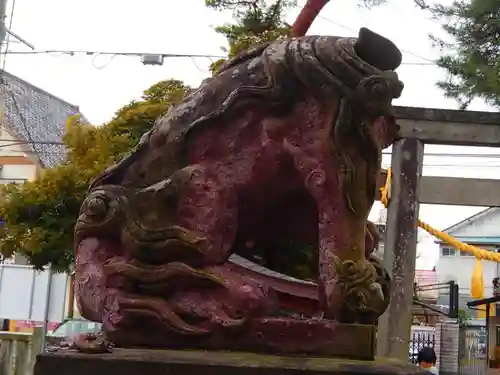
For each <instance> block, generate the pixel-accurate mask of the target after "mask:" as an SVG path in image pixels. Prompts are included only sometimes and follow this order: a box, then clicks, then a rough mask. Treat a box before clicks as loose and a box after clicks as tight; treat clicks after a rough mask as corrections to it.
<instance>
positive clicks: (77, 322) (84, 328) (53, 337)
mask: <svg viewBox="0 0 500 375" xmlns="http://www.w3.org/2000/svg"><path fill="white" fill-rule="evenodd" d="M101 326H102V324H101V323H95V322H91V321H89V320H86V319H83V318H72V319H66V320H64V321H63V322H61V323H60V324H59V325H58V326H57V327H56V328H55V329H54V331H52V332H50V333H48V334H47V344H49V345H59V344H61V343H62V342H64V341H67V340H68V339H69V340H70V339H71V338H72V337H74V336H76V335H79V334H82V333H94V332H95V333H97V332H99V331H100V329H101Z"/></svg>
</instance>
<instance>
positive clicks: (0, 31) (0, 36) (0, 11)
mask: <svg viewBox="0 0 500 375" xmlns="http://www.w3.org/2000/svg"><path fill="white" fill-rule="evenodd" d="M6 20H7V0H0V50H1V48H2V47H3V45H4V44H5V39H6V38H7V34H9V35H10V36H13V37H14V38H16V39H17V40H19V41H20V42H21V43H22V44H24V45H25V46H27V47H29V48H30V49H32V50H34V49H35V47H34V46H33V45H32V44H31V43H29V42H27V41H26V40H24V39H23V38H22V37H20V36H19V35H17V34H16V33H14V32H13V31H12V30H10V29H9V28H8V27H7V24H6V23H5V21H6ZM4 58H5V57H4Z"/></svg>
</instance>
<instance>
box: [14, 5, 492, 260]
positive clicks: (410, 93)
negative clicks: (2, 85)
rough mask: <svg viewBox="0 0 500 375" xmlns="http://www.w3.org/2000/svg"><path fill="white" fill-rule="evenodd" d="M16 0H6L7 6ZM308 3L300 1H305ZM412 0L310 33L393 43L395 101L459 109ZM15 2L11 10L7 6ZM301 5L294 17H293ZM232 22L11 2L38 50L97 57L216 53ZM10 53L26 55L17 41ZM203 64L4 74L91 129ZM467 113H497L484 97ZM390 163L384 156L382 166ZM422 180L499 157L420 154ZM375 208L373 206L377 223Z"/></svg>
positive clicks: (45, 59)
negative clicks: (443, 83)
mask: <svg viewBox="0 0 500 375" xmlns="http://www.w3.org/2000/svg"><path fill="white" fill-rule="evenodd" d="M11 1H12V0H11ZM304 2H305V0H299V5H303V3H304ZM412 3H413V1H412V0H390V1H389V3H388V4H387V5H384V6H382V7H379V8H376V9H372V10H367V9H365V8H361V7H359V6H357V5H356V1H354V0H332V1H330V3H329V4H328V5H327V6H326V7H325V9H324V10H323V11H322V13H321V17H320V18H318V19H317V20H316V22H315V23H314V24H313V26H312V28H311V30H310V31H309V34H321V35H341V36H355V35H356V33H357V30H358V29H359V28H360V27H363V26H365V27H368V28H370V29H372V30H374V31H376V32H378V33H380V34H382V35H384V36H386V37H388V38H390V39H392V40H393V41H394V42H395V43H396V44H397V45H398V47H399V48H401V49H402V50H403V51H404V58H403V65H402V67H401V68H400V69H399V74H400V77H401V79H402V80H403V82H404V84H405V89H404V92H403V95H402V97H401V98H400V99H398V100H397V101H396V104H398V105H406V106H415V107H433V108H452V109H453V108H457V105H456V103H455V102H454V101H452V100H449V99H445V98H444V97H443V94H442V92H441V91H440V90H439V89H437V88H436V87H435V82H436V81H437V80H439V79H444V78H446V75H445V73H444V72H443V71H441V70H440V69H439V68H437V67H436V66H434V65H432V63H431V61H432V60H434V59H435V58H436V57H438V56H439V50H437V49H435V48H433V47H432V45H431V43H430V41H429V38H428V34H429V33H434V34H439V35H442V31H441V29H440V26H439V24H438V23H436V22H435V21H432V20H430V19H429V16H428V15H426V14H425V13H423V12H421V11H419V10H417V9H415V8H414V7H413V4H412ZM11 5H12V3H10V4H9V7H10V6H11ZM298 11H299V8H297V9H295V10H294V11H292V12H290V15H289V19H290V21H293V19H295V16H296V15H297V13H298ZM228 20H230V14H220V13H216V12H214V11H211V10H208V9H207V8H206V7H205V6H204V0H182V1H181V0H178V1H174V0H169V1H165V0H142V1H140V2H139V1H132V0H105V1H102V0H86V1H68V0H44V1H40V0H16V7H15V12H14V17H13V26H12V29H13V31H14V32H15V33H17V34H18V35H20V36H22V37H23V38H24V39H26V40H27V41H28V42H30V43H32V44H33V45H34V46H35V47H36V49H37V50H49V49H53V50H88V51H96V52H144V53H178V54H198V55H199V54H207V55H221V54H223V52H222V51H221V49H220V47H221V46H222V45H223V44H224V39H223V38H221V37H220V36H218V35H217V34H216V33H215V32H214V31H213V29H212V26H213V25H217V24H221V23H223V22H225V21H228ZM9 49H10V50H11V51H27V50H28V49H27V48H26V47H24V46H22V45H20V44H17V43H13V44H11V45H10V48H9ZM210 62H211V60H210V59H208V58H168V59H166V61H165V63H164V64H163V66H161V67H157V66H153V67H151V66H144V65H142V63H141V61H140V58H139V57H124V56H116V57H114V58H111V57H110V56H85V55H82V54H76V55H74V56H69V55H61V54H50V55H47V54H42V55H8V57H7V60H6V70H7V71H9V72H11V73H13V74H15V75H17V76H19V77H21V78H23V79H25V80H27V81H29V82H31V83H32V84H34V85H36V86H39V87H40V88H43V89H45V90H46V91H48V92H50V93H52V94H54V95H56V96H59V97H61V98H63V99H64V100H66V101H69V102H71V103H73V104H76V105H79V106H80V109H81V111H82V112H83V113H84V114H85V116H86V117H87V118H88V119H90V120H91V121H92V122H93V123H95V124H99V123H102V122H105V121H107V120H109V119H110V118H111V116H112V115H113V114H114V112H115V111H116V110H117V109H118V108H119V107H121V106H122V105H124V104H126V103H127V102H129V101H130V100H132V99H134V98H137V97H139V96H140V95H141V92H142V91H143V90H144V89H146V88H147V87H149V86H150V85H152V84H153V83H155V82H157V81H159V80H163V79H167V78H177V79H181V80H183V81H185V82H186V83H188V84H190V85H193V86H197V85H198V84H199V83H200V81H201V80H202V79H203V78H205V77H207V76H208V66H209V64H210ZM470 109H471V110H486V111H493V109H492V108H489V107H488V106H487V105H486V104H484V103H482V102H481V101H476V102H474V103H473V104H472V105H471V106H470ZM427 151H428V152H432V153H436V152H437V153H455V154H456V153H467V154H472V153H474V154H483V153H484V154H487V153H490V154H495V153H496V151H495V150H488V149H477V148H476V149H474V148H465V147H444V146H433V147H426V152H427ZM389 161H390V158H389V157H387V158H386V159H384V163H385V164H386V165H387V164H388V163H389ZM424 165H425V166H424V174H426V175H442V176H457V177H460V176H462V177H479V178H486V177H488V178H495V176H492V175H493V174H494V172H495V171H497V170H498V169H499V168H500V159H496V158H494V157H488V158H484V157H479V158H478V157H474V158H458V157H456V156H455V157H426V159H425V161H424ZM379 209H380V206H379V205H377V206H376V208H375V209H374V213H373V217H374V218H376V216H377V213H378V210H379ZM477 211H478V208H471V207H449V206H448V207H437V206H425V205H424V206H422V207H421V210H420V216H421V218H422V219H423V220H424V221H427V222H428V223H429V224H431V225H434V226H436V227H438V228H445V227H447V226H449V225H452V224H454V223H455V222H458V221H460V220H462V219H465V218H466V217H467V216H469V215H471V214H474V213H475V212H477ZM419 252H420V253H421V254H422V257H421V258H420V259H418V267H420V268H431V267H432V266H433V265H434V263H435V260H436V257H437V249H436V247H435V245H434V244H433V242H432V240H430V239H426V240H424V241H422V243H421V244H420V245H419Z"/></svg>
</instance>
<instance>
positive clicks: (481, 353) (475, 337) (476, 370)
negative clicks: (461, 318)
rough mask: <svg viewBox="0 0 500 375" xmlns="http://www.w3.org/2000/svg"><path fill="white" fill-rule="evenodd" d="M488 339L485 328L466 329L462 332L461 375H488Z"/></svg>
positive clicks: (459, 351) (460, 350)
mask: <svg viewBox="0 0 500 375" xmlns="http://www.w3.org/2000/svg"><path fill="white" fill-rule="evenodd" d="M481 328H482V327H481ZM486 339H487V337H486V331H485V329H484V328H482V329H480V328H477V329H474V328H472V327H471V328H469V329H467V327H466V328H465V329H462V330H461V332H460V341H459V343H460V344H459V350H458V357H459V358H458V363H459V373H460V375H485V374H486Z"/></svg>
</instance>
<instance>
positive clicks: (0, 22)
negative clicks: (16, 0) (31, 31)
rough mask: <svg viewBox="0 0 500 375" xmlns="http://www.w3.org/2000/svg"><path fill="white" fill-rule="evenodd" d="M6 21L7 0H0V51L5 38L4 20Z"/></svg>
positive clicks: (5, 26) (5, 27)
mask: <svg viewBox="0 0 500 375" xmlns="http://www.w3.org/2000/svg"><path fill="white" fill-rule="evenodd" d="M6 19H7V0H0V49H1V47H2V45H3V43H4V41H5V37H6V36H7V25H6V24H5V20H6Z"/></svg>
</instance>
